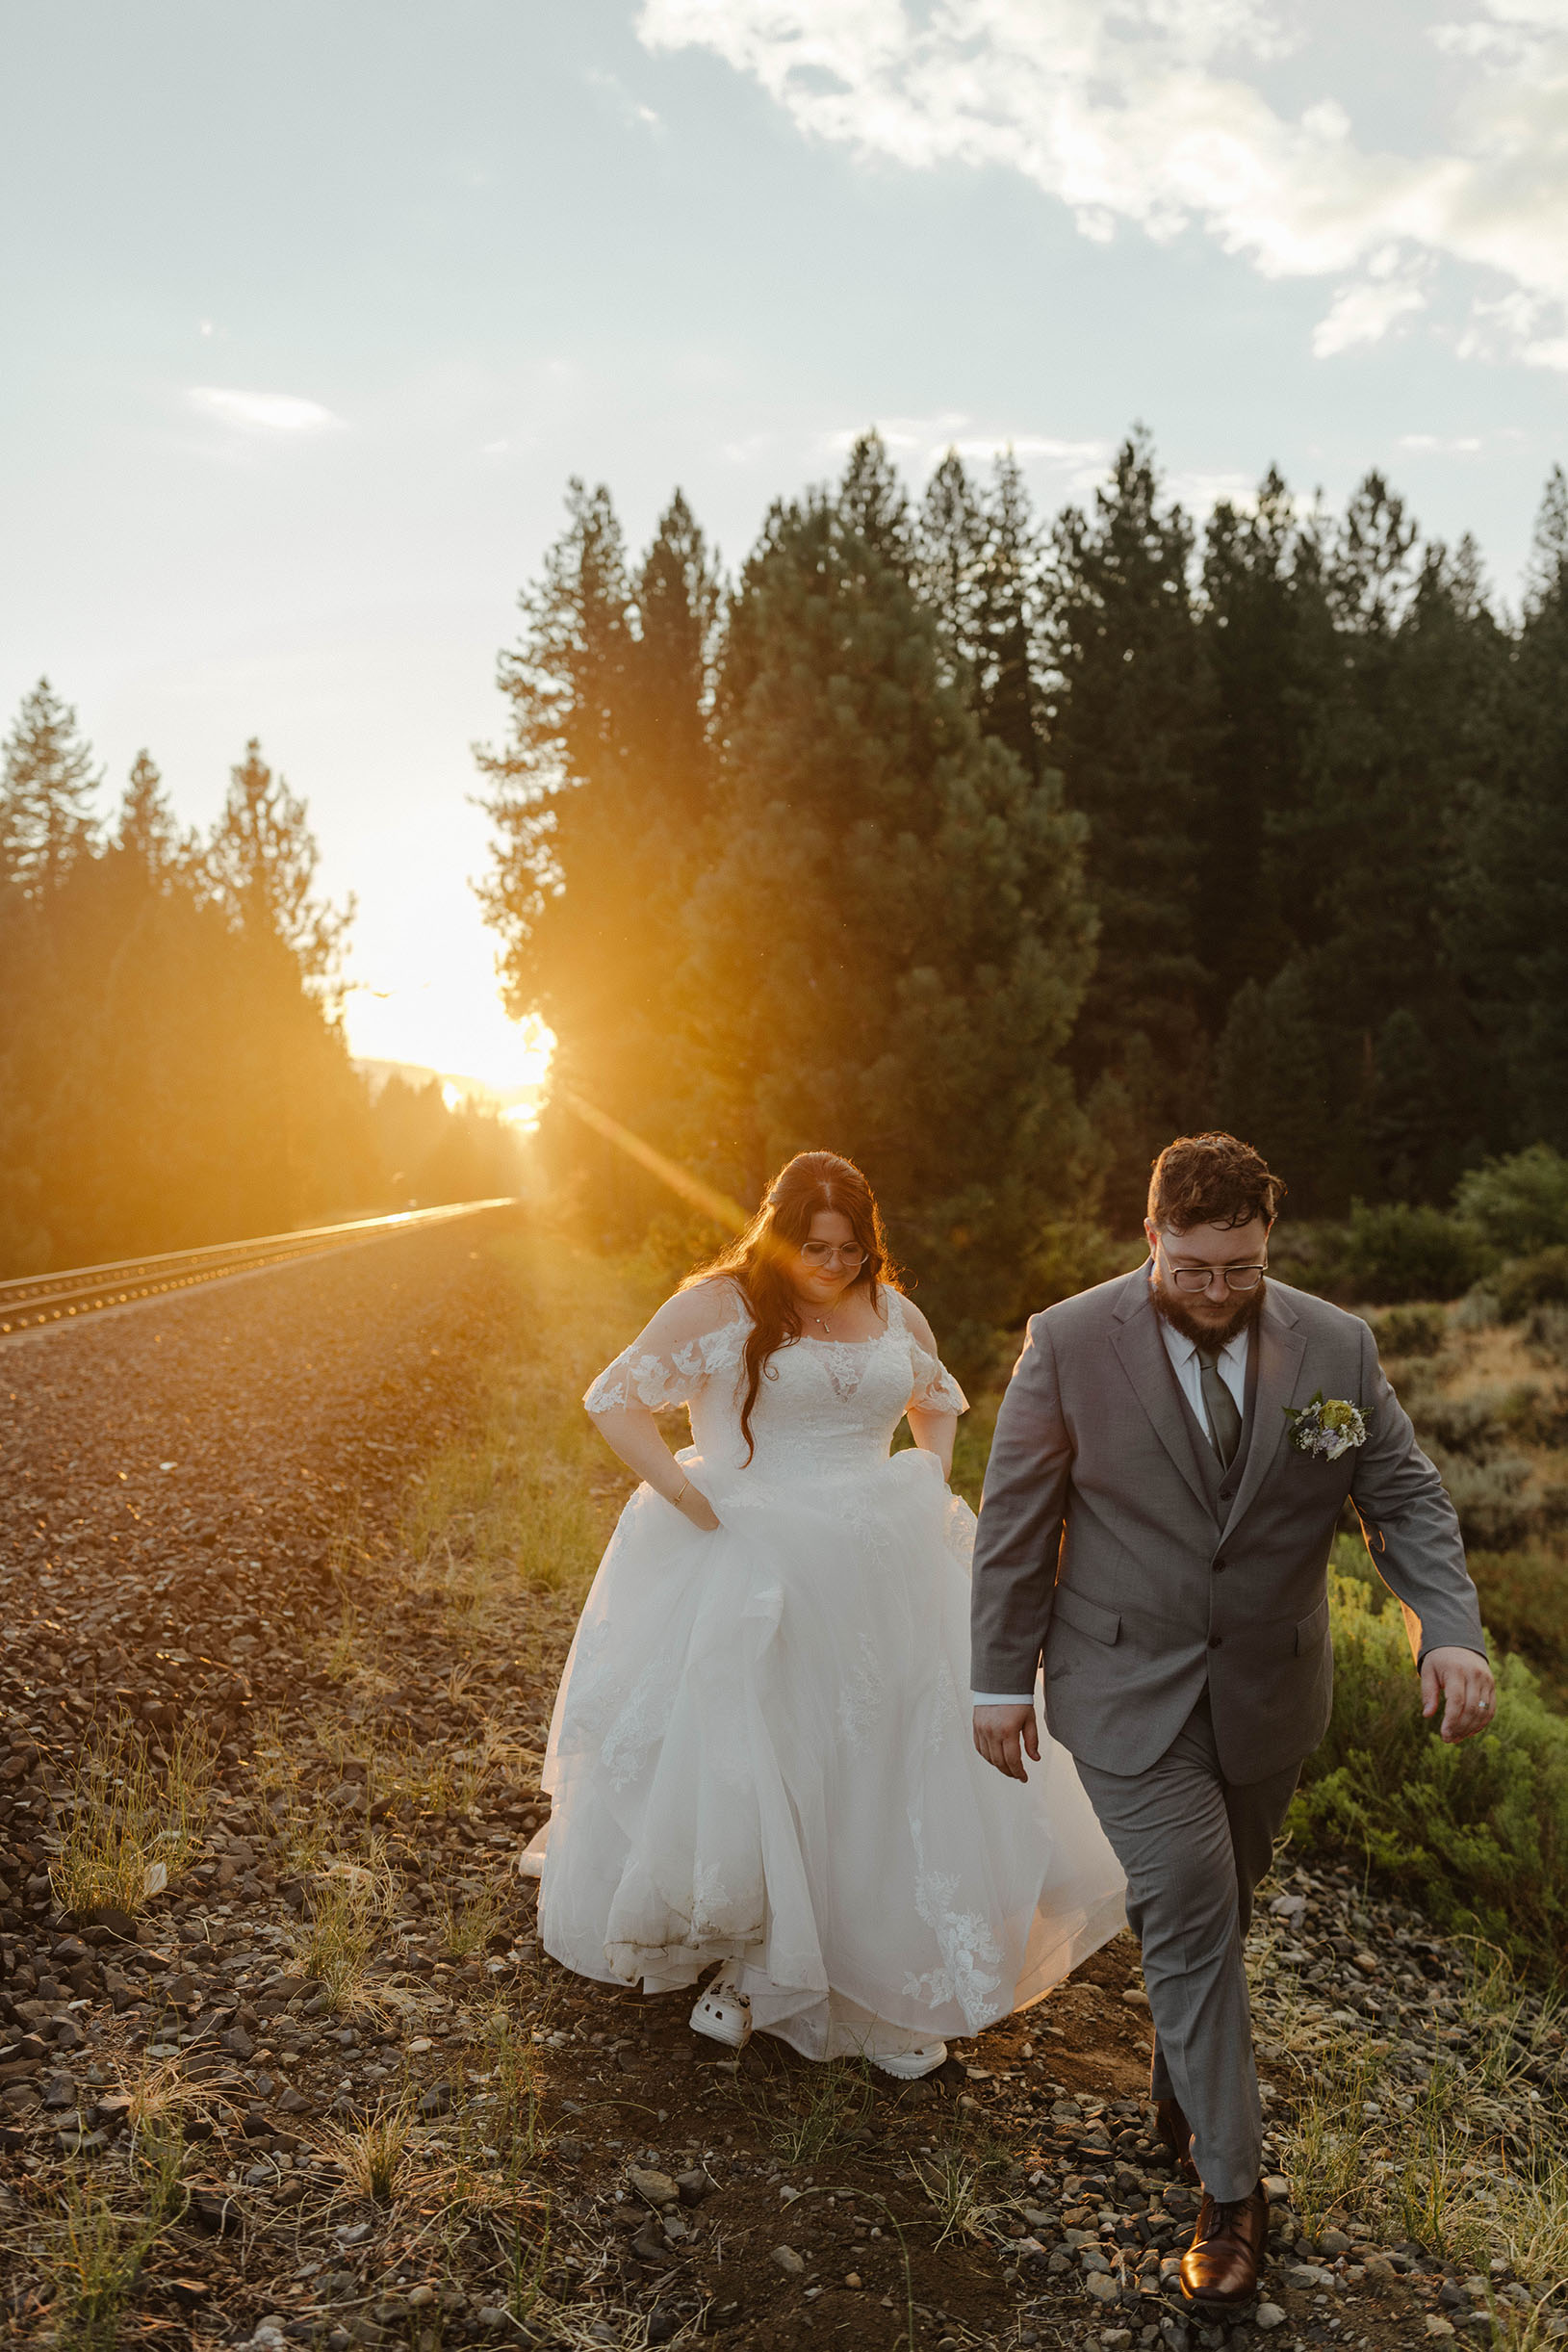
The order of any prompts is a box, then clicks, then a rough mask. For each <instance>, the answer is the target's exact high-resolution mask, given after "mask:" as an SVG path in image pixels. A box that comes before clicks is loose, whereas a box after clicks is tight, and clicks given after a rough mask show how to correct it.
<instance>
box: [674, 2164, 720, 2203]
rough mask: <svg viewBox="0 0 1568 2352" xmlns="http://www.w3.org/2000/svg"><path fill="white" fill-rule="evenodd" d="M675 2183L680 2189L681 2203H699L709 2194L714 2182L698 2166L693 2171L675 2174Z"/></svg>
mask: <svg viewBox="0 0 1568 2352" xmlns="http://www.w3.org/2000/svg"><path fill="white" fill-rule="evenodd" d="M675 2185H676V2187H677V2189H678V2190H679V2191H680V2195H681V2204H682V2205H701V2204H702V2202H703V2199H704V2198H705V2197H707V2196H711V2194H712V2192H713V2189H714V2186H715V2185H716V2184H715V2183H714V2182H713V2181H712V2180H711V2179H710V2178H709V2176H708V2174H707V2173H706V2172H705V2171H703V2170H702V2169H701V2168H700V2167H699V2168H698V2169H697V2170H696V2171H694V2172H678V2173H677V2174H676V2176H675Z"/></svg>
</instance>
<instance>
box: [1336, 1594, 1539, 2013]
mask: <svg viewBox="0 0 1568 2352" xmlns="http://www.w3.org/2000/svg"><path fill="white" fill-rule="evenodd" d="M1329 1610H1330V1615H1331V1620H1332V1625H1333V1635H1334V1652H1335V1659H1336V1680H1335V1691H1334V1715H1333V1721H1332V1723H1331V1724H1330V1726H1329V1730H1328V1735H1327V1737H1326V1739H1325V1740H1324V1743H1323V1745H1322V1746H1321V1747H1320V1748H1319V1749H1318V1750H1317V1752H1316V1754H1315V1755H1312V1756H1310V1757H1309V1758H1308V1759H1307V1763H1306V1768H1305V1772H1304V1774H1303V1779H1302V1786H1301V1788H1300V1790H1299V1792H1298V1796H1297V1798H1296V1802H1295V1804H1294V1806H1293V1807H1292V1811H1291V1823H1292V1828H1293V1830H1294V1833H1295V1836H1296V1839H1297V1842H1298V1845H1300V1846H1301V1847H1302V1848H1305V1849H1307V1850H1308V1851H1312V1850H1323V1851H1332V1850H1338V1851H1341V1852H1344V1853H1347V1854H1349V1855H1350V1856H1351V1857H1353V1858H1354V1859H1355V1860H1356V1861H1358V1862H1361V1863H1364V1864H1365V1865H1366V1866H1368V1867H1370V1868H1371V1869H1372V1870H1373V1871H1375V1873H1376V1874H1377V1875H1378V1876H1380V1877H1381V1878H1383V1879H1385V1880H1387V1881H1391V1882H1393V1883H1394V1884H1396V1885H1399V1886H1401V1887H1403V1888H1405V1889H1406V1890H1407V1891H1408V1892H1409V1894H1410V1895H1411V1896H1412V1897H1413V1898H1414V1899H1415V1900H1417V1901H1418V1902H1419V1903H1420V1904H1421V1907H1422V1908H1423V1909H1424V1910H1425V1911H1426V1912H1427V1915H1428V1916H1429V1917H1430V1918H1432V1919H1434V1920H1436V1921H1438V1922H1439V1923H1440V1924H1441V1925H1443V1926H1447V1927H1450V1928H1456V1929H1460V1930H1466V1931H1469V1932H1472V1933H1478V1934H1480V1935H1483V1936H1486V1937H1488V1938H1490V1939H1491V1940H1492V1941H1494V1942H1496V1943H1498V1944H1500V1945H1502V1946H1504V1949H1506V1950H1507V1951H1510V1952H1511V1953H1512V1954H1513V1955H1514V1956H1515V1957H1516V1958H1518V1959H1520V1960H1521V1961H1525V1962H1528V1963H1529V1964H1530V1965H1532V1966H1533V1967H1535V1968H1536V1969H1538V1970H1541V1971H1543V1972H1550V1971H1553V1970H1555V1967H1556V1966H1557V1965H1558V1963H1559V1959H1560V1954H1561V1952H1562V1951H1563V1949H1564V1946H1565V1942H1568V1719H1564V1718H1563V1717H1562V1716H1559V1715H1555V1714H1554V1713H1553V1712H1552V1710H1551V1709H1550V1708H1549V1707H1548V1706H1547V1705H1546V1703H1545V1701H1544V1699H1543V1698H1542V1695H1541V1692H1540V1689H1539V1687H1538V1685H1537V1683H1536V1680H1535V1677H1534V1675H1533V1674H1532V1673H1531V1671H1530V1669H1529V1667H1528V1666H1527V1665H1526V1664H1525V1663H1524V1661H1523V1659H1520V1658H1516V1657H1507V1658H1504V1659H1503V1661H1502V1663H1501V1667H1500V1669H1499V1679H1498V1712H1497V1719H1496V1723H1495V1725H1494V1727H1493V1729H1492V1730H1491V1731H1489V1732H1486V1733H1484V1734H1483V1735H1482V1736H1481V1737H1480V1738H1479V1739H1477V1740H1472V1741H1468V1742H1466V1744H1465V1745H1463V1746H1462V1747H1448V1746H1446V1745H1444V1744H1443V1742H1442V1741H1441V1740H1440V1739H1439V1737H1438V1736H1437V1731H1436V1728H1435V1722H1427V1720H1426V1719H1424V1718H1423V1717H1422V1714H1421V1702H1420V1697H1419V1694H1418V1685H1417V1681H1416V1675H1415V1670H1414V1667H1412V1665H1411V1660H1410V1649H1409V1644H1408V1642H1407V1641H1406V1639H1405V1632H1404V1623H1403V1618H1402V1616H1401V1613H1400V1611H1399V1610H1398V1609H1394V1608H1380V1607H1378V1606H1377V1604H1376V1602H1375V1599H1374V1596H1373V1594H1372V1593H1371V1592H1370V1591H1369V1590H1368V1588H1367V1585H1366V1583H1365V1582H1363V1580H1362V1577H1361V1576H1360V1575H1359V1574H1358V1575H1354V1576H1345V1575H1339V1574H1332V1575H1331V1576H1330V1579H1329Z"/></svg>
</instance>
